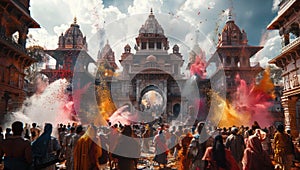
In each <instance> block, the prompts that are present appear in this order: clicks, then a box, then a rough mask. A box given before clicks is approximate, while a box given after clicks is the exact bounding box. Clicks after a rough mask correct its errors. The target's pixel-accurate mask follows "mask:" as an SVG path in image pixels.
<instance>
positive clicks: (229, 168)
mask: <svg viewBox="0 0 300 170" xmlns="http://www.w3.org/2000/svg"><path fill="white" fill-rule="evenodd" d="M202 160H205V161H208V165H207V167H206V168H208V169H210V170H239V167H238V164H237V163H236V161H235V160H234V158H233V156H232V155H231V153H230V151H229V150H227V149H225V146H224V144H223V138H222V136H221V135H217V136H216V137H215V140H214V144H213V147H208V148H207V149H206V151H205V154H204V156H203V158H202Z"/></svg>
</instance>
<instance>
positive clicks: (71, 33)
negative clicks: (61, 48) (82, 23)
mask: <svg viewBox="0 0 300 170" xmlns="http://www.w3.org/2000/svg"><path fill="white" fill-rule="evenodd" d="M67 37H82V38H83V34H82V32H81V30H80V29H79V25H78V24H77V19H76V18H74V23H73V24H71V26H70V28H69V29H67V31H66V32H65V38H67Z"/></svg>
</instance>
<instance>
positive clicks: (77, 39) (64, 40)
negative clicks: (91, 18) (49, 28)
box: [58, 18, 87, 49]
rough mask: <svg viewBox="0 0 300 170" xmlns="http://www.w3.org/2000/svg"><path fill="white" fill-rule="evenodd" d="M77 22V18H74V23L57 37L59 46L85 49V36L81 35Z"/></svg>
mask: <svg viewBox="0 0 300 170" xmlns="http://www.w3.org/2000/svg"><path fill="white" fill-rule="evenodd" d="M79 28H80V27H79V25H78V24H77V19H76V18H74V23H72V24H71V26H70V28H68V29H67V30H66V32H65V34H64V35H63V34H62V35H61V36H60V37H59V42H58V45H59V48H76V49H87V43H86V37H84V36H83V34H82V32H81V30H80V29H79Z"/></svg>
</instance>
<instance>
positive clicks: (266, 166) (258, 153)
mask: <svg viewBox="0 0 300 170" xmlns="http://www.w3.org/2000/svg"><path fill="white" fill-rule="evenodd" d="M242 163H243V170H260V169H263V170H272V169H274V167H273V165H272V162H271V159H270V157H269V155H268V153H267V152H266V151H264V150H263V148H262V145H261V141H260V139H259V137H258V136H256V135H252V136H250V137H249V139H248V143H247V147H246V149H245V151H244V157H243V160H242Z"/></svg>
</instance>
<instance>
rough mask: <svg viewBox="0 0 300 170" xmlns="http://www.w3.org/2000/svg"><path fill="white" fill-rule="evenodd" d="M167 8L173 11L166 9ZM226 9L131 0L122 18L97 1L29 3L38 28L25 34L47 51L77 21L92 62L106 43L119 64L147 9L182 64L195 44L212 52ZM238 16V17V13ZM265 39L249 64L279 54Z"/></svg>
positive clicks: (176, 0) (215, 3)
mask: <svg viewBox="0 0 300 170" xmlns="http://www.w3.org/2000/svg"><path fill="white" fill-rule="evenodd" d="M277 2H278V0H274V4H276V3H277ZM170 6H171V7H176V9H171V7H170ZM275 6H276V5H275ZM228 7H229V5H228V4H227V2H224V1H222V0H210V1H207V0H198V1H195V0H164V1H163V0H150V1H141V0H134V1H133V3H132V5H130V6H129V7H128V8H127V10H128V11H127V13H122V12H121V11H120V9H119V8H118V6H109V7H106V8H105V7H104V4H103V1H102V0H100V1H99V0H77V1H71V0H53V1H51V2H48V1H39V0H32V1H31V14H32V17H33V18H34V19H36V20H37V21H38V23H40V25H41V26H43V28H42V29H32V30H30V34H32V36H33V38H34V39H35V40H36V41H34V42H31V44H32V43H35V44H39V45H41V46H43V47H46V48H47V49H55V48H57V42H58V36H59V35H60V34H61V33H62V32H63V33H64V32H65V31H66V30H67V28H69V26H70V24H71V23H72V22H73V18H74V17H75V16H76V17H77V21H78V24H79V25H80V29H81V31H82V32H83V34H84V35H85V36H86V37H87V40H88V48H89V53H90V54H91V55H92V56H93V58H96V54H97V52H98V50H99V46H100V45H99V44H100V42H105V43H106V40H107V39H108V40H109V43H110V45H111V47H112V48H113V50H114V51H115V56H116V60H118V59H119V58H120V55H121V53H122V52H123V47H124V46H125V45H126V44H130V46H131V48H132V52H135V50H134V49H133V47H134V45H135V37H136V36H137V35H138V30H139V28H140V27H141V25H142V24H144V22H145V20H146V19H147V17H148V14H149V12H150V8H153V12H154V14H155V17H156V18H157V20H158V21H159V23H160V24H161V25H162V27H163V29H164V31H165V35H166V36H167V37H168V38H169V41H170V48H172V47H173V45H174V44H175V43H176V44H178V45H179V46H180V47H181V53H182V54H183V55H184V58H185V59H187V58H188V52H189V50H190V49H191V48H192V47H193V46H194V44H195V43H198V44H199V45H200V47H201V48H202V49H204V51H205V52H206V54H207V55H210V54H212V53H213V52H214V50H215V44H214V42H213V39H215V40H217V35H218V33H220V32H221V30H222V27H223V26H224V25H225V20H226V16H227V13H228ZM54 9H55V10H54ZM234 12H236V11H234ZM254 12H255V11H251V9H249V10H248V11H246V12H245V13H244V14H243V17H244V18H245V17H246V18H247V17H248V18H251V17H252V16H253V14H254ZM239 17H242V16H241V14H239ZM237 24H238V25H239V23H237ZM101 28H104V29H105V37H100V36H99V33H98V32H97V31H98V30H99V29H101ZM196 30H198V31H199V33H198V42H195V40H196V35H195V31H196ZM245 31H246V32H249V31H251V30H245ZM268 35H269V36H268V38H266V39H263V40H264V41H265V42H264V43H263V41H262V45H265V48H264V49H263V50H261V51H260V52H259V53H258V54H257V55H256V56H255V57H253V59H252V60H255V61H262V60H263V59H264V57H267V58H272V57H274V56H273V55H275V53H276V51H278V50H277V48H279V47H278V45H276V43H277V41H278V36H275V34H274V35H273V34H268ZM272 43H273V44H272ZM28 44H30V43H28Z"/></svg>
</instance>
